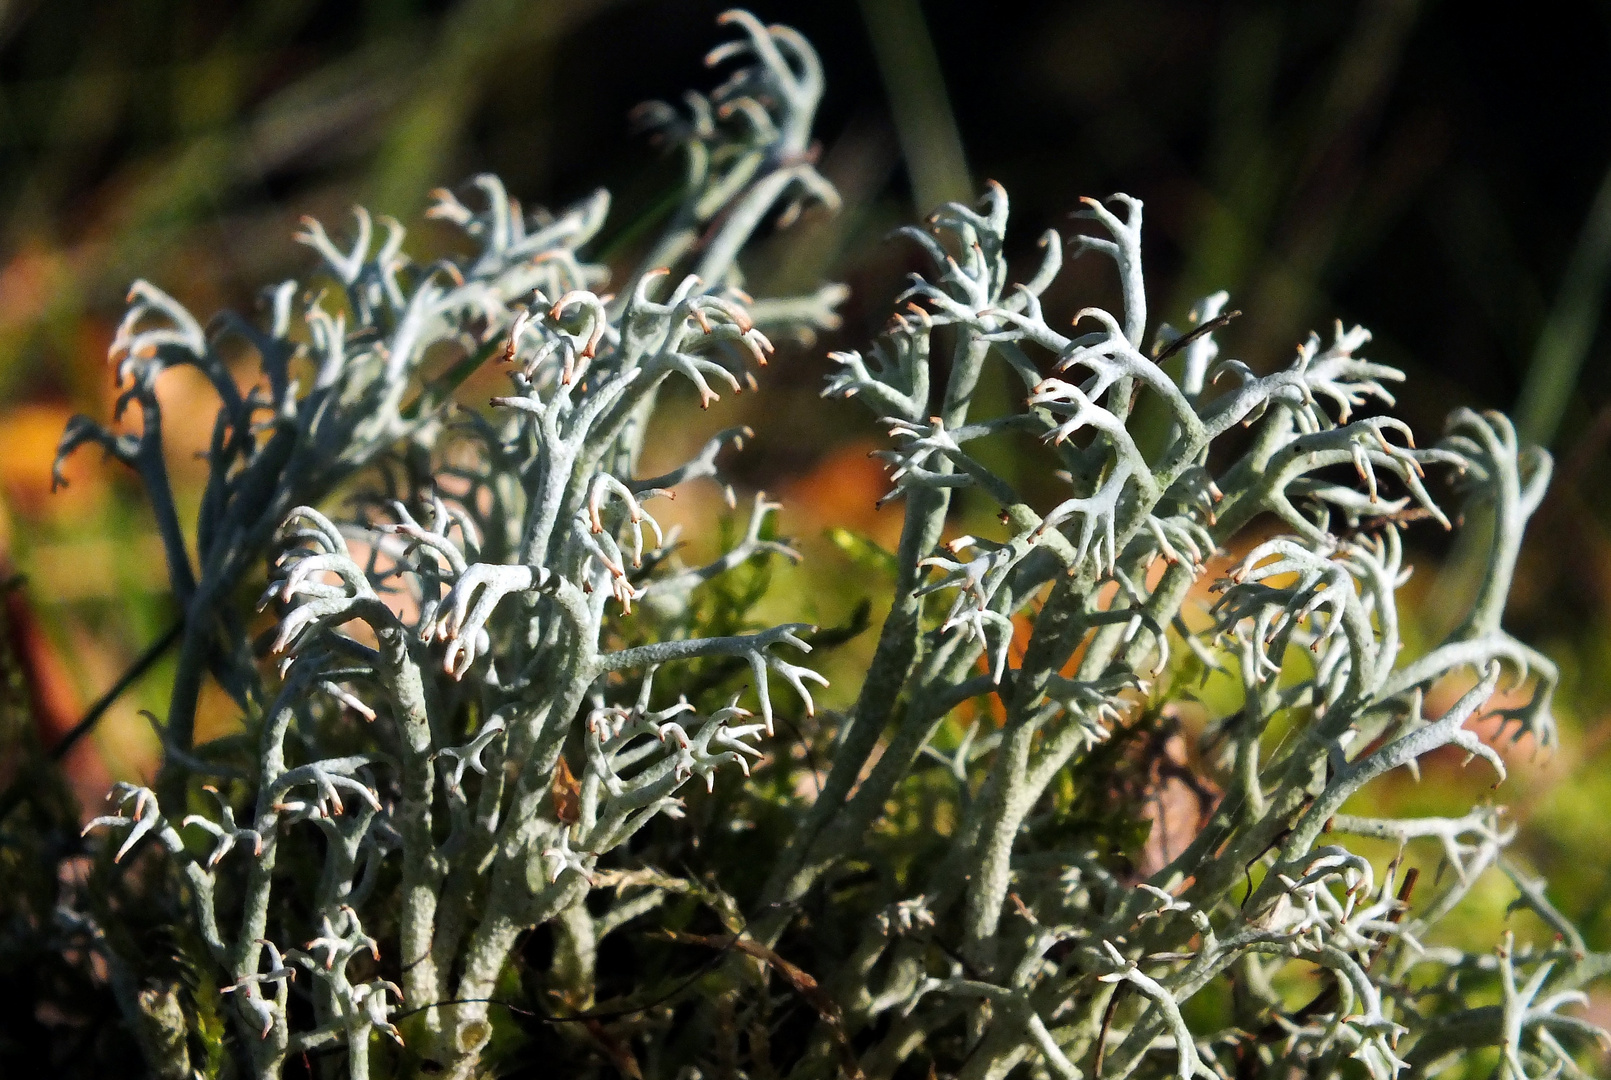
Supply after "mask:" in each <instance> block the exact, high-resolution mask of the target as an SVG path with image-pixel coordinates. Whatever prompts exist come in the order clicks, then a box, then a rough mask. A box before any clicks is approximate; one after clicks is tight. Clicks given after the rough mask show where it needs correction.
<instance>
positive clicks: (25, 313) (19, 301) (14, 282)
mask: <svg viewBox="0 0 1611 1080" xmlns="http://www.w3.org/2000/svg"><path fill="white" fill-rule="evenodd" d="M70 276H71V271H70V270H69V269H68V266H67V260H66V259H65V258H63V256H62V253H61V252H60V251H57V250H55V249H53V248H48V247H45V246H44V245H43V244H41V243H39V242H38V241H37V240H34V241H30V242H28V243H26V244H24V245H23V247H22V249H21V250H20V251H18V252H17V253H16V254H15V255H13V256H12V257H11V261H10V262H8V263H6V265H5V266H4V267H0V329H11V328H14V327H18V326H25V325H29V324H32V323H33V322H34V320H36V319H37V318H38V317H39V313H40V312H41V311H43V310H44V309H45V308H47V307H49V306H50V302H51V299H52V298H53V297H54V296H55V295H56V293H57V292H58V291H59V290H60V289H61V288H62V286H63V285H64V284H66V282H67V279H68V278H69V277H70Z"/></svg>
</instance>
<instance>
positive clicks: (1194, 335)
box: [1152, 311, 1242, 364]
mask: <svg viewBox="0 0 1611 1080" xmlns="http://www.w3.org/2000/svg"><path fill="white" fill-rule="evenodd" d="M1240 314H1242V313H1241V312H1240V311H1227V312H1226V313H1225V314H1223V315H1216V316H1214V317H1213V318H1212V319H1209V320H1208V321H1207V322H1205V323H1204V324H1203V325H1201V326H1199V327H1197V328H1196V329H1195V330H1193V331H1192V332H1191V333H1189V334H1182V335H1181V336H1180V337H1177V338H1176V339H1175V340H1173V341H1171V342H1170V343H1169V344H1168V345H1165V346H1164V349H1163V352H1161V353H1159V354H1158V355H1157V356H1155V357H1153V358H1152V362H1153V363H1155V364H1161V363H1163V362H1164V361H1165V360H1167V359H1169V358H1170V357H1171V356H1173V355H1175V354H1176V353H1177V352H1179V351H1180V350H1181V349H1184V348H1185V347H1186V346H1187V345H1190V344H1191V343H1192V342H1194V341H1196V340H1197V339H1198V338H1200V337H1202V336H1203V335H1204V334H1211V333H1213V332H1214V331H1215V330H1218V329H1219V328H1220V327H1222V326H1224V325H1225V324H1226V323H1228V322H1230V321H1231V320H1232V319H1234V318H1236V317H1237V316H1238V315H1240Z"/></svg>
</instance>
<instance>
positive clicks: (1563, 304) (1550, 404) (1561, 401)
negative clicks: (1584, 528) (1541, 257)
mask: <svg viewBox="0 0 1611 1080" xmlns="http://www.w3.org/2000/svg"><path fill="white" fill-rule="evenodd" d="M1608 284H1611V169H1608V170H1607V171H1606V174H1605V178H1604V179H1603V180H1601V181H1600V190H1599V191H1598V192H1596V193H1595V196H1594V202H1593V203H1592V204H1591V205H1590V206H1589V212H1588V216H1587V217H1586V218H1585V219H1584V221H1583V228H1582V230H1581V231H1580V232H1579V233H1578V237H1577V244H1576V245H1575V246H1574V247H1573V249H1572V256H1571V259H1570V260H1569V261H1568V262H1567V264H1566V272H1565V274H1563V275H1562V277H1561V287H1560V291H1559V292H1557V293H1556V296H1555V304H1554V306H1553V307H1551V308H1550V312H1549V315H1548V317H1546V318H1545V320H1544V326H1543V328H1542V329H1541V330H1540V331H1539V334H1538V342H1537V344H1535V345H1534V346H1533V358H1532V361H1531V363H1530V364H1529V365H1528V367H1527V381H1526V382H1525V383H1524V384H1523V385H1522V392H1521V399H1520V400H1519V401H1518V402H1517V404H1516V427H1517V430H1518V432H1519V433H1520V434H1521V437H1522V438H1523V439H1524V440H1525V441H1527V442H1530V443H1536V444H1538V445H1540V446H1548V445H1550V443H1552V442H1554V441H1555V436H1556V435H1557V434H1558V433H1559V431H1560V426H1561V421H1562V420H1563V419H1564V418H1565V416H1566V409H1567V406H1568V405H1569V404H1570V403H1571V400H1572V389H1573V387H1575V386H1576V385H1577V379H1578V375H1579V373H1580V372H1582V370H1583V361H1584V359H1585V358H1586V357H1587V356H1588V352H1589V348H1590V347H1591V346H1592V345H1593V344H1594V335H1595V333H1596V332H1597V331H1598V330H1599V327H1600V311H1601V309H1602V307H1603V306H1604V304H1605V294H1606V286H1607V285H1608Z"/></svg>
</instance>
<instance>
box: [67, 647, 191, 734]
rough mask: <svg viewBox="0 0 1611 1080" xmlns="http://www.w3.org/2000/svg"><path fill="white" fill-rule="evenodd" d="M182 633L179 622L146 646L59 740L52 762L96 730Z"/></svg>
mask: <svg viewBox="0 0 1611 1080" xmlns="http://www.w3.org/2000/svg"><path fill="white" fill-rule="evenodd" d="M184 632H185V623H184V620H183V619H180V620H179V621H178V622H176V623H174V624H173V625H172V626H170V627H168V629H167V631H166V632H165V633H164V634H163V635H162V636H161V637H159V638H158V639H157V640H156V641H153V642H152V643H151V644H150V645H149V646H147V648H146V650H145V652H143V653H141V654H140V655H139V656H138V657H137V658H135V661H134V663H132V664H130V665H129V667H128V670H127V671H125V672H124V673H123V674H122V675H120V676H118V680H117V682H115V683H113V684H112V685H111V686H110V687H108V688H107V690H106V693H104V694H102V695H101V696H100V697H99V698H97V699H96V701H95V704H93V705H91V706H90V707H89V711H88V712H86V713H85V714H84V718H83V719H82V720H80V721H79V722H78V723H76V724H74V725H73V728H72V730H71V731H69V732H68V733H67V734H66V735H63V736H62V738H61V741H60V742H58V743H57V744H56V745H55V746H53V747H51V748H50V758H51V760H52V761H60V760H61V759H62V758H63V757H66V756H67V752H68V751H69V750H71V749H72V748H73V746H74V744H76V743H77V742H78V740H80V739H82V738H83V737H84V736H85V735H88V734H89V733H90V732H91V731H93V730H95V725H96V724H98V723H100V722H101V718H102V717H103V716H105V715H106V710H107V709H110V708H111V707H112V703H113V702H114V701H116V700H117V699H118V698H120V697H122V696H123V692H124V691H125V690H127V689H128V688H129V687H131V686H133V685H134V684H135V683H136V682H138V681H139V680H140V677H141V676H142V675H144V674H145V673H146V672H148V671H150V670H151V668H152V667H153V666H154V665H155V664H156V662H157V661H158V660H160V659H162V654H163V653H165V652H167V651H168V650H169V649H171V648H172V647H173V645H174V643H175V642H176V641H178V640H179V637H180V635H181V634H183V633H184Z"/></svg>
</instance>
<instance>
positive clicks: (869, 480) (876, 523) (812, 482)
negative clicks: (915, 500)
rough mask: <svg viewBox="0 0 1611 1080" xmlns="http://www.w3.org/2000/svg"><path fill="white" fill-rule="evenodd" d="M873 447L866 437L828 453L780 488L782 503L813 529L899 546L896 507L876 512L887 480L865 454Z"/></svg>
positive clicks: (875, 446) (885, 488)
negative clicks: (836, 528)
mask: <svg viewBox="0 0 1611 1080" xmlns="http://www.w3.org/2000/svg"><path fill="white" fill-rule="evenodd" d="M876 449H878V444H877V443H875V442H873V441H872V440H871V439H866V440H860V441H857V442H853V443H847V444H845V445H844V446H841V447H839V448H838V449H836V450H834V451H833V452H831V453H829V454H828V455H827V456H826V457H824V458H823V459H822V460H821V461H820V462H819V463H818V464H817V467H816V468H814V469H812V470H811V471H810V472H808V473H806V474H805V475H804V476H802V477H800V478H799V479H797V480H793V481H791V482H790V483H788V484H787V485H785V487H784V489H783V492H782V495H783V502H784V505H786V506H787V507H788V508H789V510H790V511H791V512H792V513H794V514H796V515H800V516H802V517H804V518H806V519H807V520H808V521H809V522H811V523H812V524H813V525H815V526H816V527H818V528H822V527H826V526H828V525H842V526H844V527H845V528H848V529H853V530H855V531H856V532H859V533H862V534H864V535H866V536H870V537H871V538H872V539H874V540H876V541H877V542H878V543H879V544H880V545H881V546H883V547H886V548H893V547H894V546H895V545H896V544H898V543H899V542H900V537H901V515H900V513H899V511H898V509H894V508H891V509H889V510H885V511H883V512H880V511H879V509H878V505H877V504H878V500H879V499H881V498H883V497H884V495H885V494H886V493H887V492H888V491H889V479H888V478H887V477H886V476H885V475H884V467H883V466H882V465H880V464H879V463H878V461H877V460H876V459H875V458H872V457H870V456H869V454H870V453H871V452H872V451H874V450H876Z"/></svg>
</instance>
